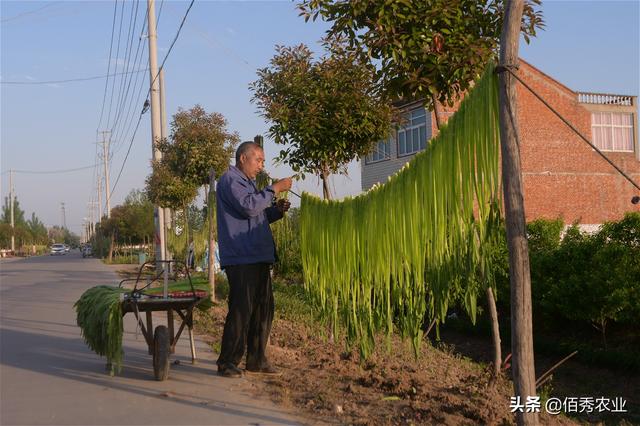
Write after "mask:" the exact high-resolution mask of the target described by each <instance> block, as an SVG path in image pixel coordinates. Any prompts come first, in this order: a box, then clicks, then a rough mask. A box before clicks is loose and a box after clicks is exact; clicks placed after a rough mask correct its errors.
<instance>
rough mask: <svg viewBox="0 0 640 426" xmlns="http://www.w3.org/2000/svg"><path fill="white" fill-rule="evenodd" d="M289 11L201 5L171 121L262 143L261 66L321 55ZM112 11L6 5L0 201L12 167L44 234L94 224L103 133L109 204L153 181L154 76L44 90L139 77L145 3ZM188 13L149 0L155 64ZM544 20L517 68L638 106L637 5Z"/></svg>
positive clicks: (560, 9) (313, 183) (338, 189)
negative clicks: (211, 120)
mask: <svg viewBox="0 0 640 426" xmlns="http://www.w3.org/2000/svg"><path fill="white" fill-rule="evenodd" d="M295 4H296V3H295V2H291V1H260V2H255V1H254V2H245V1H203V0H196V2H195V3H194V5H193V7H192V9H191V11H190V12H189V14H188V16H187V19H186V21H185V23H184V27H183V28H182V31H181V32H180V35H179V38H178V39H177V41H176V43H175V45H174V47H173V48H172V50H171V51H170V53H169V55H168V56H167V59H166V63H165V66H164V69H165V93H166V111H167V117H169V118H170V117H171V116H172V115H173V114H174V113H175V112H177V110H178V108H183V109H189V108H191V107H193V106H194V105H196V104H199V105H201V106H202V107H203V108H204V109H205V110H206V111H208V112H219V113H221V114H223V115H224V116H225V117H226V118H227V120H228V129H229V130H231V131H237V132H238V133H239V135H240V137H241V139H242V140H250V139H252V138H253V136H255V135H257V134H266V131H267V129H268V124H267V123H265V121H264V119H263V118H262V117H261V116H260V115H259V113H258V112H257V110H256V107H255V105H254V104H252V103H251V96H252V92H251V91H250V90H249V87H248V86H249V84H250V83H251V82H252V81H255V80H256V79H257V76H256V70H257V69H258V68H262V67H265V66H267V65H268V63H269V60H270V59H271V58H272V57H273V55H274V54H275V46H276V45H287V46H291V45H297V44H300V43H305V44H307V45H308V46H310V47H311V48H312V50H314V51H315V52H320V48H319V44H318V41H319V40H320V39H321V37H322V36H323V35H324V32H325V31H326V29H327V28H328V25H327V23H325V22H321V21H316V22H309V23H305V22H304V19H303V18H301V17H299V16H298V11H297V9H296V7H295ZM114 5H115V3H114V1H55V2H42V1H6V0H2V1H1V2H0V83H1V84H0V98H1V102H0V190H1V194H2V199H3V200H4V197H5V196H7V195H8V191H9V170H15V172H14V174H13V176H14V188H15V191H16V195H17V197H18V200H19V202H20V205H21V207H22V209H23V210H24V211H25V213H26V215H27V216H30V215H31V213H32V212H35V213H36V215H37V216H38V217H39V218H40V219H41V220H42V221H43V222H44V223H45V224H46V225H47V226H53V225H61V224H62V221H63V214H62V204H61V203H64V220H65V223H66V225H67V227H68V228H69V229H70V230H71V231H73V232H75V233H77V234H80V233H81V229H82V225H83V223H84V221H85V220H86V219H88V218H89V210H88V205H89V202H90V201H91V200H92V199H96V195H95V192H96V178H95V175H96V173H95V167H94V165H95V164H96V159H97V157H96V152H97V150H98V149H99V148H100V147H99V145H98V144H97V142H98V141H99V140H102V135H101V134H100V133H99V132H101V131H105V130H111V131H112V132H111V148H112V150H111V151H112V154H111V162H110V178H111V179H110V180H111V187H114V184H115V181H116V178H117V176H118V175H119V174H121V176H120V179H119V180H118V183H117V185H115V188H114V190H113V192H112V194H111V207H114V206H115V205H117V204H120V203H121V202H122V201H123V200H124V198H125V197H126V196H127V194H128V193H129V192H130V191H131V190H133V189H143V188H144V180H145V177H146V176H147V175H148V174H149V172H150V159H151V155H152V152H151V122H150V114H149V113H146V114H144V115H142V118H141V120H140V124H139V127H138V129H137V132H136V133H135V137H134V129H135V127H136V123H137V122H138V118H139V117H140V111H141V110H142V105H143V102H144V99H145V97H146V90H148V84H149V74H148V72H140V73H135V74H130V76H131V78H128V76H129V75H126V76H124V77H125V78H123V76H119V75H118V76H115V77H111V78H110V79H109V80H107V79H105V78H97V79H90V80H84V81H75V82H66V83H65V82H52V81H60V80H69V79H80V78H91V77H97V76H105V75H106V74H108V73H111V74H112V73H114V72H124V71H131V70H134V69H136V70H138V69H143V68H145V67H146V63H147V58H148V53H147V46H146V44H147V39H146V38H144V37H143V38H142V39H140V34H142V31H141V30H142V28H141V23H142V21H143V20H144V19H145V11H146V2H145V1H142V2H140V3H139V5H138V13H137V14H134V13H133V12H135V10H136V9H135V7H136V6H135V5H136V3H135V2H133V1H127V2H126V3H125V4H124V8H123V7H122V2H118V6H117V9H116V14H115V15H116V19H115V21H114V7H115V6H114ZM188 6H189V2H188V1H168V0H165V1H162V0H156V15H158V16H159V18H158V26H157V29H158V57H159V62H161V61H162V60H163V59H164V58H165V56H166V55H167V53H168V52H169V47H170V45H171V43H172V41H173V40H174V38H175V36H176V32H177V30H178V27H179V26H180V23H181V21H182V19H183V17H184V15H185V12H186V10H187V7H188ZM542 10H543V13H544V19H545V22H546V27H545V29H544V30H543V31H540V33H539V34H538V36H537V37H536V38H534V39H532V41H531V44H530V45H527V44H524V43H521V46H520V56H521V57H522V58H524V59H525V60H527V61H528V62H529V63H531V64H533V65H535V66H536V67H538V68H540V69H541V70H542V71H544V72H545V73H546V74H548V75H550V76H552V77H554V78H555V79H557V80H558V81H560V82H561V83H563V84H564V85H566V86H568V87H569V88H571V89H573V90H577V91H586V92H602V93H613V94H625V95H634V96H638V92H639V86H640V81H639V80H640V33H639V25H638V23H639V22H640V0H633V1H553V0H550V1H545V2H543V5H542ZM132 16H135V18H133V20H132V18H131V17H132ZM121 17H122V19H121ZM114 22H115V24H114ZM121 22H122V23H121ZM134 24H135V25H134ZM120 27H121V29H120ZM112 28H113V29H114V31H113V34H114V36H113V39H112ZM130 28H132V29H133V30H132V31H129V29H130ZM129 34H133V37H131V38H130V37H129ZM118 40H120V43H119V48H118ZM139 41H140V43H139ZM127 46H131V48H130V49H129V48H128V47H127ZM138 46H140V47H139V48H138ZM110 51H111V55H110ZM128 51H130V53H131V54H130V55H127V52H128ZM136 53H137V56H136ZM136 57H137V58H138V60H137V61H136V60H135V59H136ZM45 82H49V83H45ZM16 83H27V84H16ZM35 83H37V84H35ZM42 83H44V84H42ZM143 85H146V86H145V87H143ZM636 125H637V123H636ZM265 142H266V143H265V155H266V157H267V163H268V165H267V170H268V172H269V173H270V174H271V175H272V176H274V177H282V176H287V175H289V174H291V171H290V170H289V169H288V168H287V167H286V166H282V165H280V166H278V165H274V164H273V163H272V159H273V158H274V156H275V154H276V153H277V152H278V151H279V149H280V148H279V147H276V146H275V144H274V143H273V142H272V141H269V140H268V139H267V140H266V141H265ZM129 146H131V148H130V152H129V154H128V156H127V151H128V148H129ZM100 149H101V148H100ZM125 156H126V162H125ZM100 167H102V165H100ZM75 169H79V170H75ZM120 170H122V171H121V172H120ZM61 171H65V172H61ZM50 172H54V173H50ZM332 187H333V188H332V189H333V192H334V194H335V195H336V196H337V197H338V198H340V197H344V196H346V195H355V194H357V193H359V192H360V164H359V162H357V161H354V162H352V163H351V164H350V165H349V167H348V176H338V177H333V178H332ZM293 189H294V190H295V191H296V192H301V191H310V192H314V193H316V194H318V195H320V194H321V186H320V185H319V182H318V180H317V178H313V177H307V179H306V180H305V181H304V182H295V183H294V186H293ZM103 199H104V197H103Z"/></svg>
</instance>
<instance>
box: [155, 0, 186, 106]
mask: <svg viewBox="0 0 640 426" xmlns="http://www.w3.org/2000/svg"><path fill="white" fill-rule="evenodd" d="M194 2H195V0H191V3H189V7H188V8H187V11H186V12H185V13H184V16H183V17H182V22H180V27H178V32H176V35H175V37H174V38H173V41H172V42H171V46H169V50H167V54H166V55H165V56H164V59H163V60H162V63H161V64H160V66H159V67H158V73H157V74H156V76H155V77H154V78H153V80H152V81H151V84H150V85H149V93H151V88H152V87H153V83H155V81H156V80H157V78H158V76H159V75H160V71H162V69H163V68H164V63H165V62H167V58H168V57H169V55H170V54H171V50H172V49H173V46H174V45H175V44H176V41H178V37H179V36H180V31H182V27H183V26H184V23H185V21H186V20H187V16H188V15H189V11H191V8H192V7H193V3H194Z"/></svg>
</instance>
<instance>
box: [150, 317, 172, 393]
mask: <svg viewBox="0 0 640 426" xmlns="http://www.w3.org/2000/svg"><path fill="white" fill-rule="evenodd" d="M170 352H171V347H170V343H169V329H168V328H167V327H166V326H164V325H159V326H157V327H156V329H155V331H154V333H153V375H154V377H155V378H156V380H158V381H162V380H167V379H168V378H169V354H170Z"/></svg>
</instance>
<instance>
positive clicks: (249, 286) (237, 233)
mask: <svg viewBox="0 0 640 426" xmlns="http://www.w3.org/2000/svg"><path fill="white" fill-rule="evenodd" d="M263 167H264V151H263V150H262V148H261V147H260V146H259V145H258V144H255V143H253V142H243V143H242V144H240V146H239V147H238V150H237V151H236V165H235V166H231V167H229V170H228V171H227V172H226V173H225V174H223V175H222V176H221V177H220V180H219V181H218V187H217V191H216V211H217V222H218V241H219V247H220V265H221V267H222V269H224V270H225V272H226V274H227V278H228V279H229V313H228V314H227V318H226V320H225V324H224V332H223V335H222V348H221V350H220V357H219V358H218V362H217V364H218V374H220V375H221V376H224V377H241V376H242V370H240V369H239V368H238V364H239V363H240V361H241V360H242V357H243V355H244V352H245V347H246V350H247V358H246V364H245V368H246V370H247V371H248V372H251V373H260V374H277V373H278V372H277V371H276V370H275V369H274V368H273V367H272V366H271V365H270V364H269V362H268V361H267V358H266V355H265V350H266V346H267V341H268V339H269V333H270V331H271V322H272V320H273V291H272V288H271V273H270V269H271V265H272V264H273V263H274V262H275V244H274V241H273V235H272V234H271V228H270V227H269V224H270V223H272V222H275V221H276V220H278V219H281V218H282V217H283V216H284V213H285V212H286V211H287V210H289V202H288V201H285V200H278V202H276V203H275V204H274V200H275V198H276V195H278V193H280V192H282V191H286V190H288V189H290V188H291V178H285V179H282V180H279V181H277V182H276V183H274V184H273V185H269V186H267V187H266V188H264V189H263V190H262V191H259V190H258V189H257V188H256V183H255V178H256V176H257V175H258V173H260V171H262V169H263Z"/></svg>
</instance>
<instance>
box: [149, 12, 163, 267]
mask: <svg viewBox="0 0 640 426" xmlns="http://www.w3.org/2000/svg"><path fill="white" fill-rule="evenodd" d="M147 7H148V9H149V10H148V14H147V16H148V22H147V28H148V29H149V81H150V83H151V88H150V89H151V90H150V97H151V146H152V149H153V159H154V160H155V161H160V159H161V158H162V153H161V152H160V150H159V149H158V141H159V140H160V138H161V137H162V123H161V118H162V117H161V111H160V80H159V79H158V78H157V77H158V50H157V46H156V44H157V36H156V9H155V0H147ZM153 219H154V222H155V228H156V235H155V252H156V260H165V252H164V247H165V245H164V209H163V208H161V207H159V206H155V207H154V209H153ZM160 267H161V265H158V266H157V269H158V270H160Z"/></svg>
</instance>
